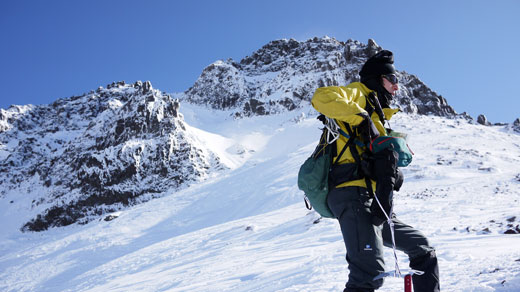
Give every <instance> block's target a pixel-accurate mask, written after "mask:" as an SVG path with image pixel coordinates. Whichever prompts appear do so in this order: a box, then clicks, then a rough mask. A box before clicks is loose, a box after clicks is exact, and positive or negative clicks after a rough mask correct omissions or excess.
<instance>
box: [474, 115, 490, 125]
mask: <svg viewBox="0 0 520 292" xmlns="http://www.w3.org/2000/svg"><path fill="white" fill-rule="evenodd" d="M477 123H479V124H481V125H484V126H489V125H491V123H490V122H489V121H488V119H487V117H486V116H485V115H478V117H477Z"/></svg>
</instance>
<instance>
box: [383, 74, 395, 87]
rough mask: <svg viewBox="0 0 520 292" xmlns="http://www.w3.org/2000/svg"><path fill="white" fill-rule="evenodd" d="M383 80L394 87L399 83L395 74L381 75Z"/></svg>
mask: <svg viewBox="0 0 520 292" xmlns="http://www.w3.org/2000/svg"><path fill="white" fill-rule="evenodd" d="M383 78H385V79H386V80H388V81H390V83H392V84H394V85H395V84H397V83H399V79H397V76H395V74H388V75H383Z"/></svg>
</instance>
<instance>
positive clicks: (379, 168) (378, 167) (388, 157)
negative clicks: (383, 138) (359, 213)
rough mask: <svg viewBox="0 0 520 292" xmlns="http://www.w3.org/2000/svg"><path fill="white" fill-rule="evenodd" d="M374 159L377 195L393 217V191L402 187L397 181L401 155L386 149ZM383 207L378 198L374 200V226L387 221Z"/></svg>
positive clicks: (386, 210)
mask: <svg viewBox="0 0 520 292" xmlns="http://www.w3.org/2000/svg"><path fill="white" fill-rule="evenodd" d="M372 157H373V159H374V160H373V161H374V162H373V163H374V166H373V170H372V171H373V174H374V178H375V179H376V182H377V186H376V191H375V195H376V196H377V198H378V199H379V202H380V203H381V205H382V207H383V210H384V212H385V213H386V214H387V215H388V216H389V217H390V216H392V214H391V213H390V212H391V209H392V203H393V190H394V188H395V187H396V186H398V187H401V184H402V181H401V182H400V184H399V185H397V184H396V181H397V180H398V178H399V170H398V168H397V161H398V159H399V155H398V154H397V152H395V151H394V150H393V149H392V148H386V149H384V150H381V151H379V152H377V153H374V155H373V156H372ZM383 210H381V207H380V206H379V204H378V203H377V200H376V198H374V199H373V201H372V205H371V206H370V211H371V212H372V215H373V217H372V218H373V219H372V223H373V224H374V225H381V224H382V223H383V222H385V221H386V220H387V218H386V216H385V214H384V213H383Z"/></svg>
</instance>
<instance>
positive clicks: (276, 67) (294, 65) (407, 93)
mask: <svg viewBox="0 0 520 292" xmlns="http://www.w3.org/2000/svg"><path fill="white" fill-rule="evenodd" d="M380 50H382V48H381V47H380V46H378V45H377V44H376V43H375V41H373V40H369V41H368V44H366V45H365V44H363V43H360V42H358V41H354V40H348V41H347V42H341V41H338V40H336V39H333V38H328V37H324V38H314V39H309V40H308V41H305V42H299V41H296V40H294V39H290V40H286V39H283V40H277V41H272V42H270V43H268V44H267V45H265V46H263V47H262V48H261V49H259V50H258V51H256V52H254V53H253V54H252V55H251V56H247V57H245V58H244V59H242V60H241V61H240V62H235V61H233V60H232V59H229V60H227V61H222V60H219V61H216V62H215V63H213V64H211V65H209V66H208V67H207V68H205V69H204V71H203V72H202V74H201V75H200V77H199V78H198V79H197V81H196V82H195V84H194V85H193V86H192V87H191V88H190V89H188V90H187V91H186V92H185V93H184V97H183V100H187V101H189V102H192V103H196V104H202V105H207V106H209V107H211V108H214V109H230V110H232V111H233V114H234V115H235V116H239V117H240V116H251V115H266V114H273V113H281V112H285V111H291V110H294V109H296V108H301V107H305V106H307V105H308V104H309V102H310V100H311V97H312V94H313V93H314V90H316V88H318V87H323V86H332V85H347V84H349V83H350V82H353V81H358V80H359V76H358V74H359V70H360V69H361V66H362V65H363V63H364V62H365V61H366V60H367V58H369V57H371V56H372V55H374V54H375V53H376V52H378V51H380ZM398 75H399V78H400V84H401V85H402V86H401V87H400V90H399V91H398V93H397V98H396V100H395V103H396V105H398V106H400V107H401V108H402V110H403V111H405V112H407V113H419V114H434V115H439V116H452V115H454V114H455V110H454V109H453V108H451V107H450V106H449V105H448V104H447V102H446V100H445V99H444V98H443V97H442V96H440V95H438V94H437V93H435V92H434V91H433V90H431V89H430V88H429V87H428V86H426V85H425V84H424V83H423V82H422V81H421V80H419V78H418V77H417V76H415V75H412V74H408V73H406V72H404V71H401V72H398Z"/></svg>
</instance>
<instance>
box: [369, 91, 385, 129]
mask: <svg viewBox="0 0 520 292" xmlns="http://www.w3.org/2000/svg"><path fill="white" fill-rule="evenodd" d="M367 100H368V101H369V102H370V103H371V104H373V106H374V108H373V109H372V111H368V110H367V112H368V113H369V115H370V116H372V112H373V111H374V110H375V111H376V114H377V116H378V117H379V120H380V121H381V123H382V124H383V126H384V125H385V121H386V117H385V113H384V112H383V108H381V104H380V103H379V100H378V99H377V96H376V94H375V92H374V91H372V92H370V94H368V97H367ZM366 106H367V107H368V106H369V103H368V102H367V105H366ZM371 108H372V106H370V108H369V109H371Z"/></svg>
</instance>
